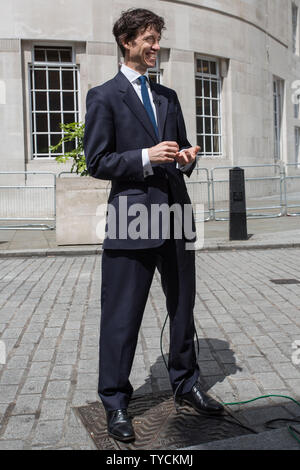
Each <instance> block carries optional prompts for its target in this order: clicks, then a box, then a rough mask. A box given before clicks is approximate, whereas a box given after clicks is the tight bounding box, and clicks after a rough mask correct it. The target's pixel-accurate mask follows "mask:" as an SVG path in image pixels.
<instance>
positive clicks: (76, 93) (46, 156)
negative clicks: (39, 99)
mask: <svg viewBox="0 0 300 470" xmlns="http://www.w3.org/2000/svg"><path fill="white" fill-rule="evenodd" d="M36 47H41V48H45V49H47V48H51V49H58V50H60V49H71V61H68V62H54V61H53V62H50V61H49V62H48V61H46V60H45V61H35V60H34V59H35V55H34V54H35V48H36ZM52 67H53V68H56V69H58V70H59V77H60V83H61V88H60V89H57V90H56V89H55V90H54V89H53V90H52V89H50V88H49V83H48V80H49V68H50V69H51V68H52ZM39 69H41V70H42V69H43V70H46V88H45V90H43V91H44V92H46V99H47V109H46V110H37V109H36V106H34V107H33V105H34V103H33V101H32V97H33V99H35V94H36V91H37V90H36V87H35V83H34V81H33V80H32V75H33V71H34V70H39ZM66 69H69V70H70V71H72V72H73V88H72V90H64V89H63V88H62V72H63V71H64V70H66ZM27 73H28V95H29V101H28V103H29V129H30V155H31V161H48V162H49V161H55V158H56V157H57V156H61V155H64V153H66V151H67V150H65V149H64V145H65V144H63V146H62V151H61V152H59V153H52V152H51V151H50V149H49V150H48V153H43V154H41V153H39V152H37V139H36V136H37V135H38V134H44V135H47V136H48V148H49V146H50V145H52V143H51V135H54V134H57V135H59V132H55V131H53V132H52V131H51V126H50V115H51V113H52V114H60V116H62V115H63V114H73V115H74V118H75V121H74V122H78V123H79V122H80V120H81V97H80V66H79V65H78V64H76V50H75V46H74V45H72V44H63V43H59V44H57V45H53V44H49V43H33V44H32V46H31V62H29V63H28V64H27ZM74 79H75V80H76V81H75V80H74ZM76 82H77V83H76ZM33 85H34V86H33ZM49 91H56V92H59V93H60V108H61V109H60V110H59V111H57V112H55V111H51V110H50V106H49ZM64 91H68V92H70V93H72V95H73V98H74V101H73V102H74V106H73V108H74V109H73V110H64V109H63V103H62V99H63V96H62V93H63V92H64ZM37 112H41V113H43V114H46V115H47V132H38V131H37V130H36V124H35V131H34V130H33V122H34V121H33V120H34V119H35V115H36V113H37ZM72 122H73V121H72ZM61 136H63V132H61ZM49 143H50V145H49ZM75 145H77V142H76V141H75Z"/></svg>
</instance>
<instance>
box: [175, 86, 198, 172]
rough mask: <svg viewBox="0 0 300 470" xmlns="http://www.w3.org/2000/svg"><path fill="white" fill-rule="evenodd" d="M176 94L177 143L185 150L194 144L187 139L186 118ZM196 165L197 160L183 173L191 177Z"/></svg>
mask: <svg viewBox="0 0 300 470" xmlns="http://www.w3.org/2000/svg"><path fill="white" fill-rule="evenodd" d="M175 95H176V108H177V135H178V142H177V143H178V145H179V149H180V150H183V149H185V148H190V147H192V145H191V144H190V142H189V141H188V139H187V136H186V127H185V123H184V118H183V114H182V110H181V106H180V103H179V100H178V97H177V94H176V93H175ZM195 166H196V160H195V161H194V163H193V164H192V165H191V166H190V167H189V169H188V170H186V171H183V173H184V174H185V175H186V176H188V177H190V176H191V174H192V172H193V170H194V168H195ZM180 171H182V170H180Z"/></svg>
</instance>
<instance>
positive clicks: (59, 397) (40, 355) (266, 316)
mask: <svg viewBox="0 0 300 470" xmlns="http://www.w3.org/2000/svg"><path fill="white" fill-rule="evenodd" d="M299 257H300V249H291V248H290V249H279V250H272V249H270V250H258V251H255V250H252V251H236V252H235V251H226V252H221V251H220V252H198V253H197V276H198V278H197V299H196V305H195V323H196V327H197V331H198V337H199V346H200V354H199V365H200V369H201V377H202V382H203V386H204V387H205V389H206V390H209V392H210V393H211V394H212V395H213V396H215V397H217V398H219V399H220V400H222V401H223V402H232V401H241V400H246V399H249V398H253V397H255V396H260V395H264V394H271V393H272V394H280V395H289V396H292V397H293V398H294V399H296V400H300V374H299V372H300V366H299V365H298V366H297V365H294V364H293V362H292V358H291V356H292V353H293V349H292V343H293V342H294V341H295V340H300V310H299V307H300V284H294V285H289V284H287V285H277V284H274V283H272V282H270V280H271V279H279V278H285V279H290V278H296V279H300V268H299ZM100 262H101V256H99V255H96V256H94V255H87V256H57V257H31V258H28V257H27V258H2V259H0V339H1V340H2V341H4V343H5V345H6V350H7V360H6V364H5V365H0V423H1V424H0V449H46V448H50V449H94V444H93V442H92V441H91V439H90V438H89V436H88V435H87V432H86V431H85V429H84V427H83V426H82V424H81V422H80V421H79V420H78V418H77V417H76V415H75V414H74V411H73V409H72V407H74V406H79V405H84V404H86V403H87V402H88V401H95V400H97V399H98V398H97V393H96V390H97V368H98V337H99V319H100V310H99V297H100ZM165 315H166V310H165V301H164V295H163V293H162V290H161V286H160V282H159V277H158V276H157V274H156V276H155V279H154V281H153V284H152V287H151V293H150V297H149V300H148V303H147V306H146V311H145V315H144V319H143V324H142V328H141V331H140V336H139V342H138V346H137V352H136V357H135V361H134V365H133V369H132V374H131V382H132V384H133V386H134V388H135V393H136V394H140V393H149V392H151V391H153V392H156V391H161V390H170V385H169V380H168V375H167V371H166V369H165V366H164V362H163V358H162V355H161V350H160V333H161V328H162V326H163V323H164V320H165ZM167 330H168V325H167V326H166V330H165V333H164V337H163V350H164V352H165V353H166V352H167V349H168V332H167ZM196 346H197V343H196ZM260 402H263V403H260V405H259V406H258V403H257V402H253V403H252V404H249V405H247V406H240V407H239V408H237V407H235V408H232V410H233V409H234V411H235V412H236V413H238V414H239V415H240V416H242V417H243V418H244V419H245V420H247V423H249V424H255V425H260V424H261V425H262V423H263V422H264V421H265V420H266V419H272V418H275V417H276V418H278V417H291V416H295V415H296V414H298V415H299V414H300V411H299V407H298V406H297V405H296V404H295V403H293V402H292V401H289V400H283V399H281V398H275V397H274V398H266V399H265V400H260Z"/></svg>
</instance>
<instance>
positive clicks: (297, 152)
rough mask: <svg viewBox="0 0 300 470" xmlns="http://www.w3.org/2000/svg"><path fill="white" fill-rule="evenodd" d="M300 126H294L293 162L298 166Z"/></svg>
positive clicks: (299, 163)
mask: <svg viewBox="0 0 300 470" xmlns="http://www.w3.org/2000/svg"><path fill="white" fill-rule="evenodd" d="M299 151H300V127H295V163H297V164H298V167H299V166H300V155H299Z"/></svg>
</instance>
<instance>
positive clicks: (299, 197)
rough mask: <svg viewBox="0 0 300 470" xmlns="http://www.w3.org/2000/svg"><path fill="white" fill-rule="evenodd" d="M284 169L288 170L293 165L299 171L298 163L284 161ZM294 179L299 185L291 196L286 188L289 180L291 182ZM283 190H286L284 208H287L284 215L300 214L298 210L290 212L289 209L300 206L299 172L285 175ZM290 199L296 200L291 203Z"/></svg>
mask: <svg viewBox="0 0 300 470" xmlns="http://www.w3.org/2000/svg"><path fill="white" fill-rule="evenodd" d="M285 166H286V169H287V170H288V169H289V168H290V167H294V168H295V169H297V170H299V171H300V163H286V165H285ZM295 180H298V181H299V187H298V188H297V189H298V192H297V193H296V194H295V196H292V195H291V194H290V192H289V191H288V190H287V185H288V183H289V182H291V183H293V182H294V181H295ZM285 191H286V208H287V213H286V215H289V216H296V215H300V212H290V210H289V209H291V208H295V207H299V208H300V173H299V174H298V175H287V174H286V175H285ZM292 199H294V200H295V201H297V202H296V203H294V204H293V203H292V202H291V201H292Z"/></svg>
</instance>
